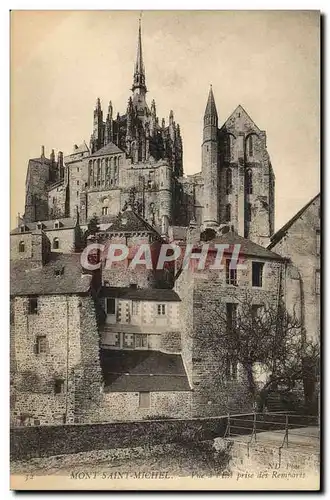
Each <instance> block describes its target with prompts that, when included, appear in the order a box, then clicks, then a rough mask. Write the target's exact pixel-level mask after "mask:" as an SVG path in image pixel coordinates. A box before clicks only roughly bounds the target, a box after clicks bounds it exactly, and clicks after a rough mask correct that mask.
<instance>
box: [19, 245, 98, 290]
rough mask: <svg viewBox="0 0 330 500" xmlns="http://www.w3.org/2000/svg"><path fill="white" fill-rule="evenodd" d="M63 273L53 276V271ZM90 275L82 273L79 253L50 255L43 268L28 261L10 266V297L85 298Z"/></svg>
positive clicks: (88, 287)
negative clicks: (74, 296) (79, 296)
mask: <svg viewBox="0 0 330 500" xmlns="http://www.w3.org/2000/svg"><path fill="white" fill-rule="evenodd" d="M59 269H60V270H61V271H63V272H62V274H59V275H56V273H55V271H57V270H59ZM91 280H92V276H91V275H90V274H82V268H81V264H80V254H60V253H55V252H54V253H52V254H51V255H50V260H49V262H47V264H45V265H44V266H43V267H34V266H33V263H32V262H31V261H30V260H29V259H26V260H25V259H24V260H14V261H11V263H10V295H12V296H17V295H71V294H77V295H85V294H88V293H89V290H90V286H91Z"/></svg>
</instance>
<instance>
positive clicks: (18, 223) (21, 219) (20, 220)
mask: <svg viewBox="0 0 330 500" xmlns="http://www.w3.org/2000/svg"><path fill="white" fill-rule="evenodd" d="M22 222H24V220H23V217H21V214H20V213H19V212H18V214H17V217H16V227H19V226H20V225H21V224H22Z"/></svg>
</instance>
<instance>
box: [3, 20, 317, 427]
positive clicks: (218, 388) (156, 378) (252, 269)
mask: <svg viewBox="0 0 330 500" xmlns="http://www.w3.org/2000/svg"><path fill="white" fill-rule="evenodd" d="M146 50H148V47H146ZM150 90H151V92H152V93H156V91H157V92H158V96H157V97H158V98H159V99H161V97H162V96H161V89H150ZM201 92H203V93H204V92H205V100H206V106H205V112H204V116H201V117H200V119H201V122H202V123H203V136H202V137H201V169H200V171H199V172H198V173H195V174H191V175H185V174H184V147H185V144H183V140H182V136H181V131H180V125H179V124H178V123H177V122H176V120H175V112H174V111H175V110H174V111H172V110H169V114H168V117H167V118H166V119H165V118H162V117H158V115H157V107H156V102H155V100H153V99H152V100H151V102H150V101H149V100H147V72H146V69H145V67H144V62H143V51H142V34H141V25H139V30H138V43H137V56H136V61H135V65H134V73H133V82H132V92H131V95H129V96H128V102H127V108H126V110H123V113H117V115H115V114H114V112H113V104H112V102H111V101H109V103H101V102H100V99H97V100H96V106H95V109H94V110H93V111H92V110H91V111H92V112H91V122H92V123H93V128H92V131H91V136H90V139H89V140H86V142H85V141H83V142H82V143H81V144H80V145H75V146H74V149H73V151H72V152H66V153H65V154H64V152H61V151H58V152H57V153H55V151H54V150H51V153H50V154H47V152H46V150H45V148H44V146H42V148H41V154H40V157H36V158H33V159H30V160H29V161H28V167H27V177H26V198H25V212H24V214H23V215H19V216H18V218H17V227H16V228H15V229H13V230H12V231H11V316H10V318H11V423H12V425H13V426H22V425H54V424H56V425H63V424H71V423H91V422H109V421H115V420H137V419H143V418H156V417H159V418H165V417H170V418H186V417H187V418H189V417H196V416H215V415H224V414H227V413H228V412H247V411H251V408H252V407H253V404H254V401H253V400H252V399H251V393H250V392H251V391H250V392H249V387H248V383H247V379H246V371H245V370H244V367H242V363H241V362H240V360H238V361H237V359H236V358H235V356H232V355H231V352H230V349H229V350H228V349H226V346H225V345H223V349H222V351H221V352H220V351H219V349H218V348H214V346H215V343H214V341H212V338H213V337H212V335H213V336H214V335H217V334H218V332H219V331H220V330H221V331H229V330H230V329H231V328H233V325H234V323H235V321H236V317H237V315H238V314H239V311H240V305H241V303H242V301H244V300H245V298H246V297H247V295H248V296H249V300H250V301H251V304H252V308H254V309H253V311H254V313H255V314H258V311H259V310H260V309H262V307H264V306H265V305H268V306H269V307H271V308H273V309H274V308H275V309H276V308H280V305H281V304H282V303H284V304H285V307H286V309H287V311H289V312H294V314H295V316H296V317H297V318H298V320H299V327H298V326H297V331H298V333H299V335H301V338H302V339H304V341H305V340H306V339H314V340H315V339H318V337H319V334H320V248H321V246H320V231H321V227H320V195H319V194H316V196H315V197H314V198H313V199H312V200H306V205H305V206H303V207H302V208H301V210H299V212H298V213H297V214H296V215H294V216H293V217H292V218H291V219H290V220H289V221H288V222H287V223H286V224H285V225H284V226H283V227H282V228H280V229H279V230H278V231H277V232H274V231H275V229H274V227H275V225H274V220H275V176H274V171H273V167H272V164H271V160H270V156H269V154H268V151H267V136H266V132H265V131H264V130H262V129H260V128H259V127H258V125H256V124H255V123H254V122H253V120H252V118H251V117H250V116H249V115H248V113H247V112H246V111H245V109H244V108H243V107H242V106H241V105H238V106H237V107H236V109H235V110H234V111H233V112H232V114H231V115H230V116H229V118H227V119H226V121H223V117H222V116H221V101H219V102H218V107H217V105H216V100H215V97H214V94H217V92H218V93H219V95H221V89H219V90H218V89H212V87H210V89H201ZM213 92H214V93H213ZM207 93H208V95H207ZM148 95H149V93H148ZM109 97H111V95H110V96H109ZM221 99H223V96H222V97H221ZM74 140H75V139H73V141H74ZM76 140H77V142H78V144H79V142H80V141H81V139H80V140H79V141H78V139H76ZM40 142H41V143H42V141H40ZM288 168H290V165H288ZM275 171H276V165H275ZM91 221H94V222H93V224H92V226H93V227H91ZM91 241H92V242H95V241H99V242H102V243H103V244H105V245H108V244H109V243H111V242H115V243H123V244H125V245H127V246H128V247H129V254H128V256H127V262H130V261H132V258H133V253H134V251H135V249H136V248H137V246H138V245H139V244H145V243H149V244H151V245H152V246H153V247H154V248H159V244H160V243H162V242H176V244H177V245H178V246H180V247H181V248H185V247H186V246H187V243H191V244H192V247H193V249H194V251H195V252H200V251H201V247H202V245H203V242H205V241H207V242H208V243H209V244H210V247H209V248H210V251H211V252H212V248H213V251H214V249H215V248H216V247H217V246H218V245H219V244H223V245H227V247H228V248H229V249H232V248H233V245H234V244H239V245H240V258H241V259H243V261H244V263H245V268H244V269H239V268H238V269H231V268H230V266H228V265H227V263H228V262H230V261H229V258H228V255H229V254H228V255H227V258H226V253H225V255H224V261H225V262H224V270H223V271H221V270H218V271H214V270H211V269H204V270H199V269H198V270H196V268H194V269H191V268H184V267H182V266H181V267H180V264H179V263H175V265H173V267H170V268H166V269H163V270H161V269H147V268H146V267H145V266H137V267H136V268H135V269H129V268H127V266H126V267H124V268H108V267H107V266H106V262H105V261H104V260H102V259H101V267H100V269H97V270H95V271H89V270H86V269H84V268H83V266H82V263H81V262H82V261H81V254H82V252H83V250H84V249H85V248H86V246H87V245H88V244H89V243H90V242H91ZM157 245H158V246H157ZM127 262H126V264H127ZM212 311H216V312H217V313H219V316H218V320H217V321H215V318H214V315H212V314H213V313H212ZM220 344H221V342H220ZM253 370H254V373H255V375H254V376H255V379H256V381H257V383H259V381H260V383H262V381H263V378H262V377H263V376H264V375H263V373H262V370H261V367H260V366H259V365H258V363H256V365H255V366H253ZM259 379H260V380H259ZM315 387H316V381H313V382H311V383H310V385H309V390H308V391H307V392H306V391H305V398H306V397H307V398H309V402H312V400H313V398H315V397H316V396H315V394H316V392H315ZM307 393H308V394H307ZM306 394H307V396H306Z"/></svg>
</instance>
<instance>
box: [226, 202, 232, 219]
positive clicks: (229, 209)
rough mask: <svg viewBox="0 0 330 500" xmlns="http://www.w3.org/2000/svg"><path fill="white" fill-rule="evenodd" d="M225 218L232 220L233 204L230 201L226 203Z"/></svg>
mask: <svg viewBox="0 0 330 500" xmlns="http://www.w3.org/2000/svg"><path fill="white" fill-rule="evenodd" d="M225 218H226V222H229V221H230V220H231V205H230V203H228V205H226V213H225Z"/></svg>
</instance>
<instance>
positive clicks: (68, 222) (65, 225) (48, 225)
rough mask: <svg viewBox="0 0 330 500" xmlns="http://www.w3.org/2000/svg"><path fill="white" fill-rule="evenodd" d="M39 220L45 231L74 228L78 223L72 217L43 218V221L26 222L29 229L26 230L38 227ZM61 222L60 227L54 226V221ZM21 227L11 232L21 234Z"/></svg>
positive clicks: (33, 229)
mask: <svg viewBox="0 0 330 500" xmlns="http://www.w3.org/2000/svg"><path fill="white" fill-rule="evenodd" d="M38 222H41V223H42V229H43V231H51V230H54V231H58V230H59V229H73V228H75V227H76V225H77V220H76V219H74V218H72V217H65V218H63V219H54V220H42V221H37V222H26V223H24V225H25V227H26V228H27V230H26V231H25V232H29V231H30V232H32V231H35V230H36V229H37V224H38ZM55 222H59V223H60V226H59V228H58V229H55V228H54V223H55ZM20 233H21V231H20V228H19V227H16V228H15V229H13V230H12V231H11V232H10V234H20Z"/></svg>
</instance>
